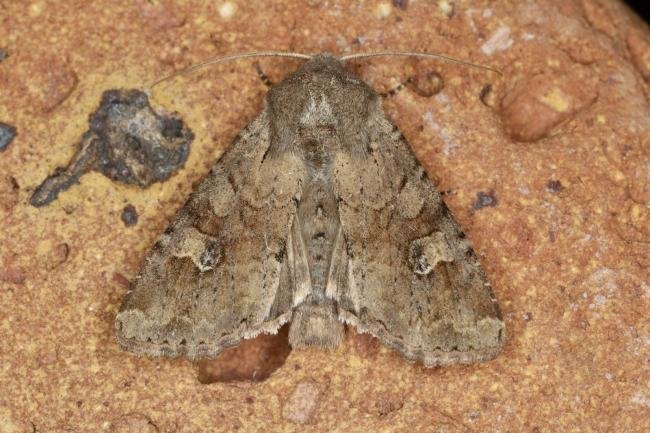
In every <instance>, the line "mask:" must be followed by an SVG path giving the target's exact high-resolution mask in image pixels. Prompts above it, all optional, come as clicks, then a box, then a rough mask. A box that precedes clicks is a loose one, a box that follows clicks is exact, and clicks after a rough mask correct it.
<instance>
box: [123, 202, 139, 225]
mask: <svg viewBox="0 0 650 433" xmlns="http://www.w3.org/2000/svg"><path fill="white" fill-rule="evenodd" d="M122 222H123V223H124V225H125V226H127V227H131V226H134V225H136V224H137V223H138V212H137V211H136V210H135V207H134V206H133V205H132V204H127V205H126V206H124V209H122Z"/></svg>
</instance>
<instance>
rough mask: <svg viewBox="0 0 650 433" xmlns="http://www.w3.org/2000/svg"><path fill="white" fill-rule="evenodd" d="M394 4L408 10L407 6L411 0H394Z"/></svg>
mask: <svg viewBox="0 0 650 433" xmlns="http://www.w3.org/2000/svg"><path fill="white" fill-rule="evenodd" d="M393 6H395V7H397V8H400V9H402V10H406V8H408V6H409V2H408V0H393Z"/></svg>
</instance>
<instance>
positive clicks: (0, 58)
mask: <svg viewBox="0 0 650 433" xmlns="http://www.w3.org/2000/svg"><path fill="white" fill-rule="evenodd" d="M7 57H9V54H8V53H7V52H6V51H5V50H3V49H2V48H0V62H2V61H3V60H5V59H6V58H7Z"/></svg>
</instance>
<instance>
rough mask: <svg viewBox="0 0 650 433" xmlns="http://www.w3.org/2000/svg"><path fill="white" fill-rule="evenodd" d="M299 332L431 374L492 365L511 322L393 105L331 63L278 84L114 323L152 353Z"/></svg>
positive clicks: (148, 262)
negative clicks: (359, 335) (372, 346)
mask: <svg viewBox="0 0 650 433" xmlns="http://www.w3.org/2000/svg"><path fill="white" fill-rule="evenodd" d="M287 322H291V325H290V329H289V342H290V344H291V345H292V347H294V348H296V347H305V346H317V347H322V348H332V347H336V346H338V345H339V344H340V343H341V341H342V340H343V336H344V325H345V324H349V325H353V326H355V327H356V328H357V330H358V331H360V332H366V333H370V334H372V335H374V336H375V337H377V338H379V340H381V341H382V342H383V343H384V344H386V345H387V346H389V347H391V348H394V349H396V350H397V351H399V352H400V353H401V354H403V355H404V356H405V357H406V358H408V359H412V360H418V361H422V362H423V363H424V365H426V366H436V365H447V364H452V363H471V362H477V361H485V360H489V359H492V358H494V357H495V356H496V355H497V353H498V352H499V351H500V349H501V346H502V345H503V341H504V323H503V321H502V320H501V314H500V311H499V306H498V304H497V302H496V299H495V298H494V295H493V294H492V290H491V288H490V284H489V283H488V281H487V279H486V277H485V273H484V271H483V269H482V268H481V266H480V263H479V260H478V258H477V257H476V254H475V253H474V251H473V250H472V248H471V246H470V244H469V242H468V240H467V239H466V238H465V235H464V234H463V232H462V230H461V229H460V228H459V227H458V224H457V223H456V222H455V221H454V219H453V217H452V215H451V213H450V212H449V209H448V208H447V206H446V205H445V203H444V202H443V200H442V198H441V196H440V194H439V193H438V191H437V190H436V189H435V187H434V186H433V184H432V183H431V181H430V180H429V179H428V178H427V175H426V173H425V171H424V170H423V168H422V166H421V165H420V164H419V163H418V162H417V160H416V159H415V157H414V155H413V153H412V151H411V149H410V147H409V145H408V144H407V143H406V141H405V140H404V138H403V136H402V135H401V134H400V132H399V131H398V130H397V128H396V127H395V126H394V125H393V124H392V123H391V122H390V120H388V118H387V117H386V115H385V114H384V111H383V109H382V104H381V98H380V96H379V95H378V94H377V93H376V92H375V91H373V89H371V88H370V87H369V86H368V85H366V84H365V83H364V82H363V81H362V80H361V79H359V78H358V77H356V76H354V75H353V74H351V73H349V72H347V71H346V70H344V68H343V65H342V61H341V59H338V58H335V57H332V56H330V55H317V56H314V57H312V58H311V59H310V60H309V61H307V62H306V63H305V64H304V65H303V66H302V67H301V68H300V69H298V70H297V71H296V72H294V73H293V74H292V75H290V76H289V77H288V78H286V79H285V80H284V81H282V82H281V83H280V84H278V85H276V86H274V87H273V88H271V90H270V91H269V93H268V95H267V97H266V104H265V108H264V109H263V111H262V112H261V113H260V114H259V116H258V117H257V118H256V119H255V120H254V121H253V122H252V123H251V124H249V125H248V126H247V127H246V128H245V129H244V130H243V131H241V133H240V134H239V136H238V137H237V138H236V139H235V140H234V142H233V144H232V145H231V146H230V148H229V149H228V150H227V151H226V152H225V153H224V154H223V156H222V157H221V158H220V159H219V160H218V161H217V162H216V163H215V165H214V167H213V168H212V170H211V171H210V173H209V175H208V176H207V177H206V178H205V179H204V180H203V181H202V182H201V184H200V185H199V186H198V188H197V189H196V190H195V191H194V192H193V193H192V195H191V196H190V198H189V200H188V201H187V203H186V204H185V205H184V206H183V208H182V209H181V210H180V211H179V212H178V214H177V215H176V217H175V219H174V221H172V223H171V224H170V225H169V227H168V228H167V229H166V230H165V232H164V233H163V234H162V235H161V236H160V238H159V239H158V241H157V242H156V243H155V245H154V246H153V248H152V249H151V251H150V252H149V253H148V255H147V257H146V259H145V263H144V265H143V267H142V270H141V271H140V274H139V276H138V277H137V279H136V281H135V282H134V284H133V286H132V288H131V290H130V291H129V292H128V293H127V295H126V297H125V299H124V302H123V304H122V306H121V308H120V310H119V313H118V315H117V318H116V328H117V339H118V341H119V343H120V345H121V346H122V347H123V348H124V349H126V350H129V351H131V352H134V353H136V354H138V355H151V356H170V357H176V356H186V357H188V358H190V359H196V358H199V357H207V356H215V355H217V354H219V353H220V352H221V351H223V350H224V349H226V348H227V347H229V346H233V345H236V344H237V343H238V342H239V341H241V340H242V339H248V338H253V337H255V336H256V335H258V334H260V333H262V332H265V333H275V332H277V330H278V328H279V327H280V326H281V325H283V324H284V323H287Z"/></svg>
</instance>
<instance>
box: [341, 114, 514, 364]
mask: <svg viewBox="0 0 650 433" xmlns="http://www.w3.org/2000/svg"><path fill="white" fill-rule="evenodd" d="M370 119H371V120H370V122H371V124H370V127H369V128H368V130H369V131H370V132H369V143H368V144H369V145H368V146H367V150H366V151H365V152H357V153H356V154H351V153H345V152H339V153H337V156H336V159H335V165H334V171H333V179H334V180H333V181H334V188H335V191H336V194H337V196H338V197H337V198H338V200H339V213H340V219H341V233H340V235H341V236H340V237H341V239H340V241H341V242H340V245H339V248H338V250H337V251H336V252H335V253H334V260H333V261H332V268H331V271H330V284H329V286H330V287H328V290H329V292H330V296H333V297H335V298H336V299H337V300H338V302H339V308H340V310H339V314H340V318H341V319H342V320H343V321H345V322H347V323H350V324H352V325H355V326H356V327H357V328H358V329H359V330H360V331H361V332H368V333H371V334H373V335H375V336H376V337H378V338H379V339H380V340H382V341H383V342H384V343H385V344H387V345H388V346H390V347H393V348H395V349H396V350H398V351H399V352H401V353H402V354H404V355H405V356H406V357H408V358H410V359H416V360H420V361H422V362H424V364H425V365H427V366H434V365H446V364H452V363H457V362H458V363H471V362H476V361H484V360H488V359H491V358H493V357H495V356H496V354H497V353H498V352H499V350H500V348H501V346H502V344H503V341H504V324H503V321H502V320H501V314H500V311H499V306H498V304H497V302H496V299H495V298H494V296H493V294H492V290H491V288H490V285H489V283H488V281H487V279H486V277H485V273H484V271H483V270H482V269H481V266H480V263H479V260H478V258H477V257H476V254H475V253H474V251H473V250H472V248H471V246H470V244H469V243H468V241H467V240H466V239H465V235H464V234H463V232H462V231H461V229H460V228H459V227H458V224H457V223H456V221H454V219H453V217H452V216H451V214H450V212H449V210H448V208H447V206H446V205H445V203H444V202H443V201H442V198H441V196H440V194H439V193H438V191H437V190H436V189H435V187H434V186H433V184H432V183H431V181H430V180H429V179H428V178H427V176H426V173H425V171H424V170H423V169H422V167H421V166H420V164H419V163H418V162H417V160H416V159H415V157H414V155H413V153H412V151H411V149H410V147H409V145H408V144H407V143H406V141H405V140H404V139H403V137H402V136H401V134H400V133H399V131H397V128H395V127H394V126H393V125H392V124H391V123H390V122H389V121H388V120H387V119H386V118H385V117H384V116H383V114H382V113H381V112H379V113H377V114H376V115H373V116H371V118H370ZM374 131H377V132H376V133H375V132H374Z"/></svg>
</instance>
